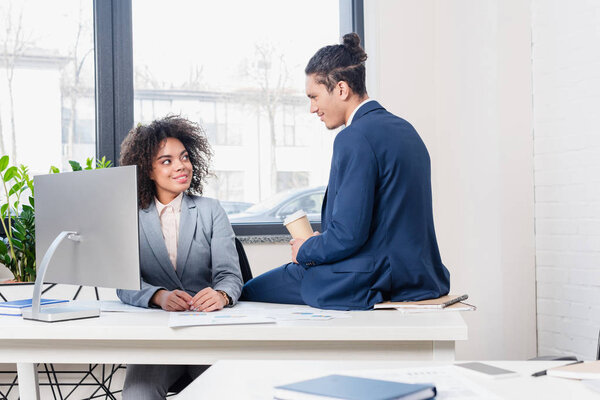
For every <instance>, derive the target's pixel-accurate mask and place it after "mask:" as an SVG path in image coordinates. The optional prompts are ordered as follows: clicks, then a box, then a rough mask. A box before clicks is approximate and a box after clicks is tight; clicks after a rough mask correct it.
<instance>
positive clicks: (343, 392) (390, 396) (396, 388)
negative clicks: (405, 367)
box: [275, 375, 437, 400]
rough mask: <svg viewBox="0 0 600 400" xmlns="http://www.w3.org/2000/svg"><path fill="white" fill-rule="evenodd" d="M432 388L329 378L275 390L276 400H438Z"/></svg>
mask: <svg viewBox="0 0 600 400" xmlns="http://www.w3.org/2000/svg"><path fill="white" fill-rule="evenodd" d="M436 393H437V390H436V388H435V386H433V385H431V384H413V383H400V382H391V381H382V380H379V379H367V378H357V377H353V376H344V375H328V376H324V377H321V378H316V379H309V380H306V381H301V382H296V383H291V384H289V385H282V386H277V387H275V398H276V399H281V400H288V399H289V400H294V399H310V398H311V397H312V396H314V398H328V397H329V398H332V399H346V400H395V399H411V400H424V399H431V398H433V397H435V395H436Z"/></svg>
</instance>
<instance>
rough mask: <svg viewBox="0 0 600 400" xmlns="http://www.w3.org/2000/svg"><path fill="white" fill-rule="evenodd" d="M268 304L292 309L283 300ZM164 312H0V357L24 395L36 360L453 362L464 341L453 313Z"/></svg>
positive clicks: (32, 391)
mask: <svg viewBox="0 0 600 400" xmlns="http://www.w3.org/2000/svg"><path fill="white" fill-rule="evenodd" d="M267 306H268V307H272V308H288V307H289V308H295V307H297V306H288V305H282V304H271V305H267ZM167 323H168V313H166V312H158V313H103V314H102V315H101V317H100V318H94V319H87V320H79V321H67V322H57V323H44V322H35V321H26V320H23V319H21V318H16V317H0V362H2V363H17V368H18V372H19V382H20V394H21V399H22V400H29V399H36V398H38V397H39V396H38V395H37V391H38V389H37V384H36V378H37V374H36V373H35V367H34V365H35V364H34V363H40V362H45V363H104V364H118V363H134V364H213V363H215V362H216V361H218V360H223V359H279V360H283V359H317V360H339V359H342V358H344V359H349V360H366V359H369V360H442V361H452V360H454V342H455V341H456V340H466V339H467V326H466V324H465V322H464V320H463V318H462V316H461V315H460V313H458V312H436V313H423V314H412V315H409V314H402V313H399V312H397V311H395V310H377V311H357V312H352V318H348V319H333V320H329V321H289V322H278V323H277V324H265V325H230V326H207V327H189V328H181V329H172V328H169V327H168V325H167Z"/></svg>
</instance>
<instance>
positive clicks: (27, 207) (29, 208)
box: [23, 204, 33, 213]
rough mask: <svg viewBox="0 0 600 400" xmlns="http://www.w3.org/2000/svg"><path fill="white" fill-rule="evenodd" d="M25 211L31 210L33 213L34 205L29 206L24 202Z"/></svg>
mask: <svg viewBox="0 0 600 400" xmlns="http://www.w3.org/2000/svg"><path fill="white" fill-rule="evenodd" d="M23 211H29V212H31V213H33V207H31V206H28V205H27V204H23Z"/></svg>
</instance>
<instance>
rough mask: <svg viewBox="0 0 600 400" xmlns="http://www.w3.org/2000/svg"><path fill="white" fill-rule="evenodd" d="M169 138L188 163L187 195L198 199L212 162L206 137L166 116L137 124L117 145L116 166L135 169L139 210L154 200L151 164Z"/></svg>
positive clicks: (195, 127)
mask: <svg viewBox="0 0 600 400" xmlns="http://www.w3.org/2000/svg"><path fill="white" fill-rule="evenodd" d="M170 137H172V138H175V139H178V140H179V141H181V143H182V144H183V146H184V147H185V149H186V150H187V152H188V155H189V158H190V162H191V163H192V167H193V173H192V182H191V184H190V188H189V189H188V190H187V193H193V194H197V195H202V186H203V183H204V182H205V180H206V177H207V176H208V175H209V171H208V167H209V164H210V160H211V158H212V150H211V148H210V144H209V143H208V139H207V138H206V134H205V133H204V130H203V129H202V128H201V127H200V125H198V124H196V123H194V122H192V121H189V120H187V119H185V118H181V117H180V116H177V115H169V116H166V117H165V118H163V119H157V120H155V121H153V122H151V123H150V124H148V125H142V124H138V125H137V126H136V127H135V128H133V129H132V130H130V131H129V133H128V134H127V137H125V140H124V141H123V143H122V144H121V158H120V160H119V164H120V165H137V185H138V204H139V207H140V208H141V209H144V208H147V207H148V206H149V205H150V203H151V202H152V200H153V199H154V196H156V186H155V184H154V181H152V180H151V179H150V173H151V172H152V162H153V161H154V159H155V157H156V155H157V153H158V150H159V149H160V146H161V144H162V142H163V141H164V140H165V139H167V138H170Z"/></svg>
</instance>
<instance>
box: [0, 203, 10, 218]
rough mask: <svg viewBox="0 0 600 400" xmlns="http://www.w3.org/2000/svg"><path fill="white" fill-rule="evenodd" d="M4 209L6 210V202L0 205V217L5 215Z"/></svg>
mask: <svg viewBox="0 0 600 400" xmlns="http://www.w3.org/2000/svg"><path fill="white" fill-rule="evenodd" d="M6 210H8V203H6V204H2V207H0V214H2V218H5V217H6Z"/></svg>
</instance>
